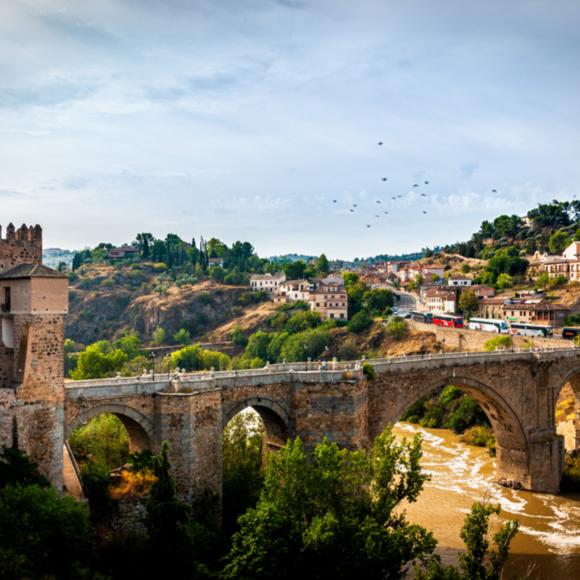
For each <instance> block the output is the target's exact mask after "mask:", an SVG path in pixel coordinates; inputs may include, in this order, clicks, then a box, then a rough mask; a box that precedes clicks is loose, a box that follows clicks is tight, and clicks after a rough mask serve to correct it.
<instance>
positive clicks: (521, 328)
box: [510, 322, 554, 337]
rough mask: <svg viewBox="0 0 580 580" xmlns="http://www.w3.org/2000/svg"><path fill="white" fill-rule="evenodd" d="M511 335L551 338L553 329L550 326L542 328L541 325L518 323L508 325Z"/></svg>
mask: <svg viewBox="0 0 580 580" xmlns="http://www.w3.org/2000/svg"><path fill="white" fill-rule="evenodd" d="M510 328H511V332H512V334H517V335H519V336H544V337H545V336H552V334H553V332H554V329H553V328H552V327H551V326H543V325H542V324H525V323H520V322H512V323H511V324H510Z"/></svg>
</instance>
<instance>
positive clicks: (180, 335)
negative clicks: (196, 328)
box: [173, 328, 191, 344]
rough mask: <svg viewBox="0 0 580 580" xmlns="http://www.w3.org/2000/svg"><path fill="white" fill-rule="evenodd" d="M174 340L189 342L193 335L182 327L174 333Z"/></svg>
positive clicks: (177, 342)
mask: <svg viewBox="0 0 580 580" xmlns="http://www.w3.org/2000/svg"><path fill="white" fill-rule="evenodd" d="M173 340H174V342H175V343H176V344H189V343H190V342H191V335H190V334H189V330H187V329H186V328H180V329H179V330H178V331H177V332H176V333H175V334H174V335H173Z"/></svg>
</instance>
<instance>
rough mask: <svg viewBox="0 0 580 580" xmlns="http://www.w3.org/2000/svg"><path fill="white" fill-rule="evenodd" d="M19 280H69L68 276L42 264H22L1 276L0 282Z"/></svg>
mask: <svg viewBox="0 0 580 580" xmlns="http://www.w3.org/2000/svg"><path fill="white" fill-rule="evenodd" d="M19 278H68V275H67V274H63V273H62V272H57V271H56V270H53V269H52V268H48V267H47V266H43V265H42V264H20V265H19V266H15V267H14V268H11V269H10V270H6V272H3V273H2V274H0V280H17V279H19Z"/></svg>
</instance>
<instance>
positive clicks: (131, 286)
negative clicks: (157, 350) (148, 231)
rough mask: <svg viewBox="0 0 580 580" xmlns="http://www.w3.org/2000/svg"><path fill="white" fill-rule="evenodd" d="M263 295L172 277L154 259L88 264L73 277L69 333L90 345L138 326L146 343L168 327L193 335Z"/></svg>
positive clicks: (169, 332)
mask: <svg viewBox="0 0 580 580" xmlns="http://www.w3.org/2000/svg"><path fill="white" fill-rule="evenodd" d="M256 300H258V298H257V297H256V296H255V295H254V294H252V293H251V292H249V290H248V288H247V287H245V286H229V285H224V284H219V283H216V282H213V281H209V280H204V281H201V282H196V283H192V284H191V283H187V281H183V280H177V281H174V280H171V279H169V278H168V277H167V275H166V273H165V272H164V271H159V268H158V266H156V265H155V264H139V265H135V264H132V265H124V266H110V265H90V266H83V267H82V268H81V269H79V271H77V272H75V273H74V274H73V275H72V277H71V290H70V314H69V315H68V316H67V321H66V324H67V326H66V336H67V338H71V339H72V340H74V341H75V342H78V343H81V344H88V343H90V342H93V341H96V340H100V339H113V338H115V337H118V336H120V335H122V334H123V333H124V332H125V331H126V330H129V329H131V330H136V331H137V332H139V334H140V335H141V337H142V339H143V340H144V341H145V342H149V341H151V340H152V335H153V332H154V331H155V330H156V329H157V328H163V329H164V331H165V333H166V335H167V336H168V337H171V336H172V335H173V334H175V333H176V332H177V331H179V330H180V329H182V328H183V329H186V330H187V331H189V333H190V336H191V338H192V339H196V338H200V337H202V336H203V335H205V334H207V333H208V332H209V331H211V330H212V329H214V328H216V327H218V326H219V325H221V324H224V323H226V322H228V321H230V320H231V319H233V318H237V317H243V316H244V314H245V312H246V311H247V310H252V309H253V308H254V307H255V306H256V304H255V301H256Z"/></svg>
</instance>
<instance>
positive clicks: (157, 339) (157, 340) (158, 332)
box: [151, 326, 166, 346]
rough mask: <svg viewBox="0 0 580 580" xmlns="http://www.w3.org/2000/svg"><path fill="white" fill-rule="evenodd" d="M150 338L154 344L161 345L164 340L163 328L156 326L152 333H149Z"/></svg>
mask: <svg viewBox="0 0 580 580" xmlns="http://www.w3.org/2000/svg"><path fill="white" fill-rule="evenodd" d="M151 339H152V340H153V344H156V345H157V346H161V345H163V344H165V340H166V332H165V329H164V328H163V327H161V326H158V327H157V328H156V329H155V330H154V331H153V334H152V335H151Z"/></svg>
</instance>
